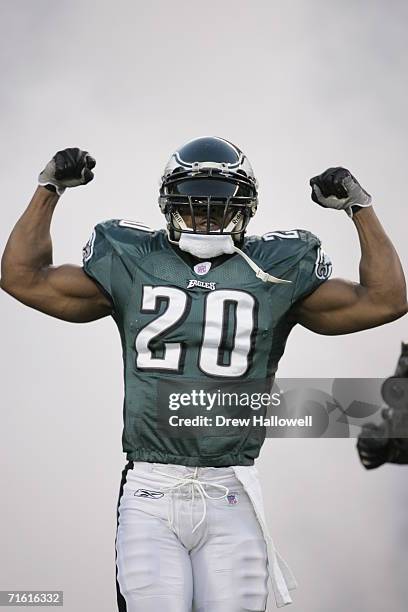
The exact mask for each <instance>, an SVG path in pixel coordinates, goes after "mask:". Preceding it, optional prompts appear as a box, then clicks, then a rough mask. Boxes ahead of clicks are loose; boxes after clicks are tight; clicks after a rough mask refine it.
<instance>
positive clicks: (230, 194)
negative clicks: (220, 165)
mask: <svg viewBox="0 0 408 612" xmlns="http://www.w3.org/2000/svg"><path fill="white" fill-rule="evenodd" d="M201 166H204V164H201ZM159 203H160V208H161V210H162V212H163V213H164V214H165V216H166V220H167V227H168V231H169V235H170V238H171V239H172V240H178V239H179V238H180V234H181V233H183V232H193V233H195V234H200V235H206V236H214V235H216V236H217V235H218V236H219V235H220V234H222V235H230V236H231V237H232V239H233V240H234V242H236V243H241V242H242V240H243V237H244V233H245V230H246V227H247V225H248V223H249V220H250V219H251V217H252V216H253V215H254V214H255V212H256V207H257V191H256V183H255V181H252V180H250V179H249V178H248V177H246V176H245V174H241V173H240V172H239V171H238V172H234V173H232V172H227V171H225V169H223V170H220V169H216V168H213V167H209V168H203V167H201V168H200V169H199V170H191V171H186V170H184V169H182V168H176V169H174V170H173V171H172V173H171V174H170V175H167V176H164V177H163V181H162V185H161V189H160V197H159ZM183 221H184V223H183Z"/></svg>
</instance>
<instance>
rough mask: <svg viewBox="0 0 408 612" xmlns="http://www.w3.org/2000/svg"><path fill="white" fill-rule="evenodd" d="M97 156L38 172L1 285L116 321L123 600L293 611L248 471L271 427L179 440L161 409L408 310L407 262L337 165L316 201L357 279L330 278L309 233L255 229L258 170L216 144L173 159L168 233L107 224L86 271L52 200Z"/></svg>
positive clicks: (325, 176) (89, 173)
mask: <svg viewBox="0 0 408 612" xmlns="http://www.w3.org/2000/svg"><path fill="white" fill-rule="evenodd" d="M94 166H95V160H94V159H93V158H92V157H91V156H90V155H89V154H88V153H87V152H86V151H81V150H80V149H77V148H72V149H65V150H63V151H60V152H58V153H57V154H56V155H55V156H54V157H53V158H52V160H51V161H50V162H49V163H48V164H47V165H46V167H45V169H44V170H43V171H42V172H41V174H40V177H39V183H40V186H39V187H38V188H37V190H36V192H35V193H34V196H33V199H32V200H31V202H30V204H29V206H28V208H27V210H26V211H25V212H24V214H23V215H22V217H21V218H20V220H19V221H18V222H17V224H16V226H15V228H14V229H13V231H12V233H11V236H10V238H9V241H8V243H7V246H6V249H5V252H4V255H3V259H2V277H1V286H2V288H3V289H4V290H5V291H7V292H8V293H10V294H11V295H12V296H14V297H15V298H17V299H18V300H20V301H21V302H23V303H24V304H27V305H28V306H31V307H32V308H36V309H37V310H41V311H42V312H44V313H46V314H49V315H51V316H54V317H57V318H59V319H62V320H66V321H74V322H85V321H93V320H95V319H98V318H101V317H105V316H108V315H111V316H112V318H113V319H114V321H115V323H116V325H117V326H118V328H119V332H120V336H121V340H122V347H123V358H124V374H125V404H124V430H123V448H124V451H125V452H126V455H127V459H128V463H127V465H126V467H125V470H124V472H123V478H122V483H121V489H120V497H119V504H118V530H117V539H116V556H117V585H118V606H119V610H120V611H121V612H122V611H124V610H127V611H128V612H136V611H143V612H153V611H156V610H157V609H160V608H162V607H163V608H165V609H166V610H167V611H168V612H190V610H191V609H192V607H194V609H195V610H197V611H200V612H221V610H222V612H239V611H244V610H253V611H258V612H261V611H264V610H265V609H266V602H267V596H268V590H269V586H271V587H272V591H273V594H274V597H275V601H276V604H277V606H278V607H279V606H283V605H285V604H287V603H290V602H291V596H290V593H289V591H290V590H292V589H294V588H295V587H296V581H295V579H294V577H293V575H292V573H291V571H290V569H289V568H288V566H287V565H286V563H285V561H284V560H283V559H282V558H281V557H280V555H279V554H278V552H277V551H276V549H275V547H274V545H273V542H272V540H271V538H270V535H269V532H268V529H267V526H266V522H265V516H264V509H263V503H262V496H261V491H260V485H259V481H258V477H257V471H256V468H255V466H254V461H255V459H256V457H257V456H258V454H259V451H260V448H261V445H262V443H263V436H262V434H260V433H259V431H253V430H252V429H251V428H250V427H249V428H245V427H238V428H237V427H232V428H230V429H227V428H225V429H221V430H217V431H214V428H211V427H204V429H201V430H200V432H199V433H197V434H194V433H193V432H189V433H188V435H179V436H176V435H172V434H171V431H170V428H169V427H167V428H166V427H165V426H164V425H163V423H165V420H166V419H165V418H163V416H164V417H165V416H166V415H167V414H168V413H167V412H166V406H167V408H168V407H169V406H170V403H169V402H170V400H171V401H173V400H175V399H177V398H178V399H179V404H180V406H183V405H184V404H185V402H186V401H187V403H188V401H189V400H190V407H191V406H192V405H193V404H194V402H195V400H196V399H197V397H200V398H202V397H206V395H205V394H206V393H209V392H210V391H211V390H214V389H218V388H222V389H223V388H227V389H231V387H232V388H235V389H240V390H245V389H248V390H249V389H254V388H258V389H260V388H262V389H270V387H271V384H272V381H273V377H274V375H275V372H276V370H277V367H278V362H279V360H280V358H281V356H282V354H283V352H284V348H285V343H286V340H287V338H288V335H289V333H290V331H291V330H292V329H293V327H294V326H295V325H296V324H300V325H303V326H305V327H307V328H308V329H310V330H312V331H314V332H316V333H319V334H332V335H334V334H346V333H352V332H356V331H360V330H363V329H367V328H370V327H375V326H378V325H383V324H384V323H387V322H389V321H393V320H395V319H397V318H398V317H401V316H402V315H403V314H405V313H406V312H407V301H406V291H405V280H404V275H403V271H402V268H401V264H400V261H399V258H398V255H397V253H396V251H395V249H394V247H393V245H392V243H391V241H390V240H389V238H388V237H387V235H386V234H385V232H384V230H383V228H382V226H381V224H380V222H379V220H378V218H377V217H376V215H375V213H374V210H373V208H372V206H371V196H370V195H369V194H368V193H367V192H366V191H365V190H364V189H363V188H362V187H361V186H360V185H359V183H358V181H357V180H356V179H355V178H354V177H353V176H352V175H351V173H350V172H349V171H348V170H346V169H345V168H329V169H328V170H326V171H325V172H323V173H322V174H320V175H318V176H315V177H314V178H312V179H311V181H310V184H311V187H312V199H313V200H314V201H315V202H316V203H317V204H319V205H320V206H323V207H325V208H333V209H338V210H343V211H345V212H346V213H347V215H348V216H349V218H350V219H351V220H352V222H353V224H354V226H355V228H356V230H357V233H358V237H359V240H360V245H361V261H360V282H359V283H357V282H351V281H347V280H342V279H339V278H334V279H329V276H330V274H331V263H330V260H329V258H328V256H327V255H326V254H325V253H324V251H323V250H322V248H321V244H320V240H319V238H318V237H317V236H315V235H314V234H312V233H311V232H309V231H306V230H301V229H296V230H289V231H276V230H275V231H270V232H268V233H265V234H264V236H262V237H258V236H247V235H246V230H247V225H248V223H249V221H250V220H251V218H252V217H253V216H254V214H255V213H256V210H257V205H258V186H257V181H256V179H255V176H254V173H253V170H252V167H251V165H250V163H249V161H248V159H247V157H246V156H245V155H244V154H243V153H242V152H241V151H240V150H239V149H238V148H237V147H236V146H235V145H233V144H232V143H230V142H228V141H226V140H224V139H222V138H216V137H206V138H197V139H195V140H192V141H191V142H189V143H187V144H185V145H184V146H182V147H181V148H180V149H178V150H177V151H176V152H175V153H174V154H173V155H172V156H171V158H170V160H169V162H168V164H167V166H166V167H165V170H164V173H163V176H162V181H161V187H160V196H159V204H160V209H161V211H162V212H163V214H164V216H165V219H166V228H165V229H161V230H159V231H153V230H150V229H149V228H148V227H146V226H145V225H144V224H143V223H140V222H138V221H128V220H120V219H114V220H110V221H105V222H103V223H99V224H98V225H96V227H95V229H94V231H93V233H92V236H91V238H90V239H89V241H88V243H87V245H86V246H85V248H84V254H83V255H84V256H83V267H82V268H81V267H79V266H75V265H69V264H66V265H59V266H54V265H53V262H52V244H51V237H50V223H51V218H52V215H53V212H54V209H55V207H56V205H57V203H58V201H59V198H60V197H61V196H62V195H63V193H64V191H65V189H66V188H72V187H76V186H79V185H84V184H86V183H88V182H89V181H91V180H92V178H93V168H94ZM201 392H202V393H203V394H204V395H200V394H201ZM194 393H195V394H196V395H194ZM173 408H174V406H173ZM217 409H218V410H219V411H221V412H222V410H223V407H222V405H221V404H220V405H218V406H217ZM204 410H208V405H207V406H206V407H205V408H204Z"/></svg>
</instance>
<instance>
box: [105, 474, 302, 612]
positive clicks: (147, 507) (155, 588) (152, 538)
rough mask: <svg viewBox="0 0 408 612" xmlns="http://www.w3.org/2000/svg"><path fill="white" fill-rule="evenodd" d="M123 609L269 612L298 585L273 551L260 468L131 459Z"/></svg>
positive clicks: (121, 559) (123, 513)
mask: <svg viewBox="0 0 408 612" xmlns="http://www.w3.org/2000/svg"><path fill="white" fill-rule="evenodd" d="M116 564H117V583H118V584H117V586H118V606H119V611H120V612H157V611H158V610H161V609H162V610H164V611H165V612H191V611H192V610H194V612H247V611H251V612H264V611H265V610H266V603H267V597H268V579H269V578H270V581H271V586H272V590H273V593H274V595H275V601H276V605H277V606H278V607H280V606H283V605H285V604H288V603H291V601H292V600H291V598H290V595H289V590H290V589H294V588H296V581H295V579H294V577H293V575H292V573H291V571H290V569H289V568H288V566H287V565H286V563H285V562H284V561H283V559H282V558H281V557H280V556H279V554H278V553H277V551H276V550H275V548H274V546H273V542H272V540H271V539H270V536H269V534H268V531H267V528H266V524H265V517H264V511H263V503H262V497H261V491H260V487H259V481H258V475H257V470H256V468H255V467H254V466H250V467H244V466H233V467H226V468H213V467H204V468H194V467H185V466H181V465H174V464H162V463H147V462H135V463H134V464H133V463H132V462H131V463H129V464H128V466H127V467H126V468H125V470H124V473H123V479H122V487H121V494H120V497H119V504H118V530H117V538H116Z"/></svg>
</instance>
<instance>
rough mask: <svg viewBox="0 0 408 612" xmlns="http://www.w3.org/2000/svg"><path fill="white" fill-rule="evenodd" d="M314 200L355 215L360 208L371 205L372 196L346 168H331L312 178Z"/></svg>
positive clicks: (321, 204)
mask: <svg viewBox="0 0 408 612" xmlns="http://www.w3.org/2000/svg"><path fill="white" fill-rule="evenodd" d="M310 186H311V188H312V200H313V201H314V202H316V203H317V204H319V205H320V206H324V207H325V208H336V209H337V210H345V211H346V213H347V214H348V216H349V217H351V218H352V217H353V213H356V212H357V211H358V210H360V208H366V207H367V206H371V196H370V194H369V193H367V192H366V191H365V190H364V189H363V188H362V187H361V185H360V183H359V182H358V181H357V180H356V179H355V178H354V176H353V175H352V174H351V172H350V171H349V170H347V169H346V168H341V167H340V168H329V169H328V170H325V172H323V173H322V174H319V175H318V176H314V177H313V178H311V179H310Z"/></svg>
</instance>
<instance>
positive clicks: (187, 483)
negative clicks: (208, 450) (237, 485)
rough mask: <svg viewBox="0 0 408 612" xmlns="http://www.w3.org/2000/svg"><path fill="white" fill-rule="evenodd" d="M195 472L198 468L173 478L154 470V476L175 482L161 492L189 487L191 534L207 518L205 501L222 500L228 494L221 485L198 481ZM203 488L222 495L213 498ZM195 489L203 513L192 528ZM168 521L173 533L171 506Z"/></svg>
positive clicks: (170, 506) (225, 488) (171, 505)
mask: <svg viewBox="0 0 408 612" xmlns="http://www.w3.org/2000/svg"><path fill="white" fill-rule="evenodd" d="M197 471H198V467H196V468H194V472H192V473H191V474H188V476H174V475H173V474H168V473H166V472H160V471H159V470H155V472H156V474H161V475H162V476H166V477H167V478H173V479H174V480H176V482H175V483H174V484H173V485H171V486H168V487H164V488H163V489H162V490H163V491H166V492H167V491H171V492H172V493H173V491H176V490H177V489H181V488H182V487H191V527H192V533H194V532H195V531H196V530H197V529H198V528H199V527H200V525H202V523H203V522H204V520H205V517H206V516H207V504H206V501H205V499H206V498H207V499H224V498H226V497H227V495H228V493H229V489H228V487H224V485H221V484H216V483H214V482H205V481H204V480H199V479H198V478H197ZM205 487H215V488H217V489H221V490H223V491H224V493H223V494H222V495H220V496H218V497H213V496H212V495H209V494H208V493H207V491H206V490H205ZM196 489H197V490H198V493H199V494H200V497H201V500H202V502H203V513H202V516H201V519H200V520H199V521H198V523H197V524H196V525H195V526H194V527H193V506H194V501H195V497H194V496H195V491H196ZM168 521H169V526H170V529H171V530H172V531H174V527H173V524H174V510H173V504H170V505H169V514H168Z"/></svg>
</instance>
